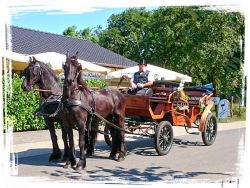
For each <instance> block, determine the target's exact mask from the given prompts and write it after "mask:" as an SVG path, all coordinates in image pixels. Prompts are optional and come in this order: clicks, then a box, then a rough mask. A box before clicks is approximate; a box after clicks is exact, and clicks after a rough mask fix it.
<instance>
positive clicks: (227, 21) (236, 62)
mask: <svg viewBox="0 0 250 188" xmlns="http://www.w3.org/2000/svg"><path fill="white" fill-rule="evenodd" d="M96 36H98V41H99V42H98V43H99V44H100V45H101V46H103V47H105V48H108V49H110V50H112V51H114V52H116V53H119V54H121V55H123V56H125V57H127V58H130V59H132V60H135V61H138V60H139V59H142V58H144V59H145V60H146V61H148V62H149V63H152V64H155V65H158V66H161V67H165V68H168V69H171V70H174V71H177V72H180V73H184V74H187V75H189V76H191V77H192V78H193V82H192V84H193V85H200V84H206V83H209V82H212V83H214V84H215V86H216V91H217V93H218V94H222V93H223V94H225V95H231V94H237V93H238V94H239V91H240V88H241V77H242V73H241V69H240V64H241V62H242V61H243V60H242V54H241V46H240V40H241V39H243V43H244V16H243V15H241V14H240V13H238V12H225V11H211V10H205V9H202V8H201V7H159V8H157V9H154V10H150V11H147V10H146V9H145V8H130V9H127V10H125V11H124V12H122V13H120V14H113V15H111V16H110V18H109V19H108V27H107V28H106V29H104V30H99V32H98V34H97V35H96ZM243 50H244V48H243ZM243 53H244V52H243Z"/></svg>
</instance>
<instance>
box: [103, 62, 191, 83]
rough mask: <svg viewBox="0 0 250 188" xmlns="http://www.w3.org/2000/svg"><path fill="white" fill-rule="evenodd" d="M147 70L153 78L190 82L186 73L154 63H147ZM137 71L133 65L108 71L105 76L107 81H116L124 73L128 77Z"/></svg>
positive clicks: (136, 67)
mask: <svg viewBox="0 0 250 188" xmlns="http://www.w3.org/2000/svg"><path fill="white" fill-rule="evenodd" d="M147 70H149V71H150V74H153V76H154V79H155V80H168V81H179V82H180V81H182V82H192V77H190V76H187V75H184V74H181V73H178V72H175V71H172V70H168V69H164V68H161V67H158V66H155V65H151V64H148V65H147ZM137 71H139V68H138V66H134V67H129V68H126V69H121V70H118V71H114V72H110V73H109V74H108V75H107V76H106V80H107V81H109V82H110V83H112V82H113V83H117V81H118V80H120V78H121V77H122V76H123V75H126V76H127V77H128V78H131V76H132V75H133V74H134V73H135V72H137Z"/></svg>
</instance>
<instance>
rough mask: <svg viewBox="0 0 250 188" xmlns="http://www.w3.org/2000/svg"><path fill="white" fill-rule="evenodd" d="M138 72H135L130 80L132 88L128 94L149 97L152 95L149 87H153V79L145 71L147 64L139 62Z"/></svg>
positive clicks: (142, 61) (143, 61)
mask: <svg viewBox="0 0 250 188" xmlns="http://www.w3.org/2000/svg"><path fill="white" fill-rule="evenodd" d="M138 65H139V71H138V72H135V73H134V74H133V76H132V78H131V80H130V85H131V87H132V89H131V91H130V94H136V95H149V96H151V95H152V94H153V91H152V89H151V88H150V86H152V85H153V81H154V78H153V76H152V74H150V71H148V70H147V63H146V61H145V60H141V61H140V62H139V63H138Z"/></svg>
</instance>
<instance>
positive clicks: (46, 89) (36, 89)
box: [33, 89, 53, 92]
mask: <svg viewBox="0 0 250 188" xmlns="http://www.w3.org/2000/svg"><path fill="white" fill-rule="evenodd" d="M33 90H34V91H51V92H52V91H53V90H51V89H33Z"/></svg>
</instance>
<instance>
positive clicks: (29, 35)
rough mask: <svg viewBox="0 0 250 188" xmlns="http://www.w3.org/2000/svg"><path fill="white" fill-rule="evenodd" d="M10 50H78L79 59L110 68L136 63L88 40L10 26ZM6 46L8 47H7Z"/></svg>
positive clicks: (29, 52)
mask: <svg viewBox="0 0 250 188" xmlns="http://www.w3.org/2000/svg"><path fill="white" fill-rule="evenodd" d="M10 34H11V45H12V51H13V52H15V53H19V54H24V55H32V54H38V53H45V52H56V53H60V54H66V52H67V51H69V52H70V54H75V53H76V52H77V51H78V52H79V59H82V60H85V61H89V62H92V63H95V64H97V65H101V66H104V67H107V68H110V69H112V70H117V69H122V68H126V67H131V66H135V65H136V64H137V63H136V62H134V61H132V60H130V59H128V58H125V57H123V56H121V55H119V54H117V53H114V52H113V51H111V50H108V49H105V48H103V47H101V46H100V45H98V44H95V43H93V42H91V41H88V40H83V39H76V38H72V37H68V36H63V35H58V34H53V33H48V32H41V31H36V30H31V29H25V28H21V27H16V26H10ZM7 48H8V47H7Z"/></svg>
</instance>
